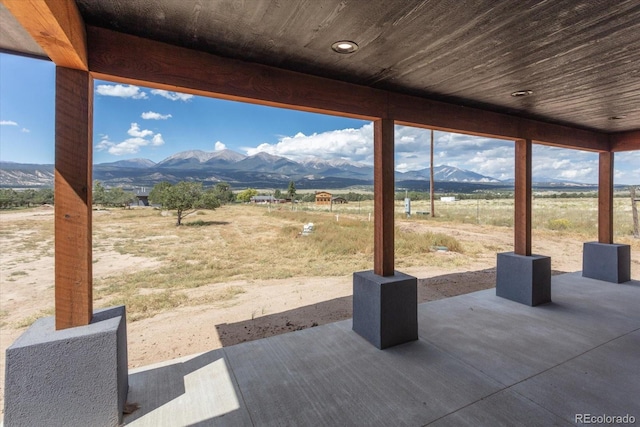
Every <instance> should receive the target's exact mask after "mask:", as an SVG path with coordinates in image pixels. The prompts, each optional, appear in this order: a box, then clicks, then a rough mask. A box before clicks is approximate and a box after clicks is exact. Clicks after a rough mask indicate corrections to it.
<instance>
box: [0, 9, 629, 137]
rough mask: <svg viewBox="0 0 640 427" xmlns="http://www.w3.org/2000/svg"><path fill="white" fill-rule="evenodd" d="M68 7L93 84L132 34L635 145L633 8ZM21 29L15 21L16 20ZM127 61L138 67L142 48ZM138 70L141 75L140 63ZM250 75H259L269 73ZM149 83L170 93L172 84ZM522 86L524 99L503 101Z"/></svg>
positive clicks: (1, 15) (7, 25) (6, 23)
mask: <svg viewBox="0 0 640 427" xmlns="http://www.w3.org/2000/svg"><path fill="white" fill-rule="evenodd" d="M1 1H3V2H4V3H6V4H7V7H8V8H9V9H10V10H12V11H13V10H14V7H10V6H12V5H11V3H16V2H20V1H25V2H33V1H34V0H1ZM45 3H48V4H51V3H53V1H52V0H46V1H45ZM75 4H76V5H77V9H78V10H79V12H80V15H81V17H80V20H81V22H82V23H83V24H86V25H87V26H90V27H87V28H88V30H89V31H88V33H87V34H88V35H87V39H88V42H87V43H88V45H87V50H88V56H89V68H90V69H91V71H94V70H93V65H92V62H91V57H92V49H94V46H93V44H92V37H93V38H94V39H95V40H96V42H95V45H96V46H97V45H101V49H102V51H101V53H97V54H96V55H94V57H95V58H97V59H96V61H94V62H95V63H96V64H98V62H100V61H101V62H102V63H101V66H102V71H101V73H102V75H106V74H108V73H106V70H111V71H112V72H113V73H114V75H118V73H117V72H116V71H117V70H116V69H115V68H114V67H113V64H104V62H105V61H107V60H105V57H108V56H109V55H111V56H113V55H115V54H116V53H117V52H114V50H113V49H112V50H109V49H110V47H109V46H108V44H109V43H108V41H109V40H110V39H113V40H120V41H116V42H114V43H115V44H116V45H117V46H118V49H121V50H122V51H123V53H124V56H123V58H125V57H126V58H127V59H128V61H135V57H134V56H133V54H132V53H131V52H124V50H127V49H128V46H129V45H131V44H132V43H136V42H135V40H137V38H136V39H126V38H125V39H119V37H120V36H118V34H117V33H124V34H129V35H134V36H139V37H141V38H144V39H149V40H153V41H157V42H162V43H167V44H170V45H173V46H178V47H182V48H188V49H190V50H195V51H201V52H206V53H208V54H212V55H215V57H222V58H228V59H235V60H240V61H242V62H243V63H247V64H260V65H264V66H268V67H272V68H268V69H269V70H270V69H279V70H287V71H293V72H296V73H302V74H305V75H310V76H318V77H322V78H327V79H332V80H337V81H340V82H347V83H351V84H352V85H348V86H340V84H339V83H336V85H337V87H342V88H345V89H346V90H347V92H346V93H345V94H344V96H345V97H349V96H351V92H358V93H356V95H355V96H356V98H357V97H358V96H360V94H359V92H360V91H361V90H360V89H359V88H363V89H364V88H369V89H373V90H374V92H372V93H376V94H378V95H379V93H381V92H384V93H386V94H392V95H393V96H395V95H397V96H398V97H401V96H404V95H409V96H411V97H419V98H421V99H426V100H429V101H434V102H444V104H442V105H443V106H444V107H446V108H444V110H447V111H456V112H459V111H460V110H459V108H460V107H461V106H462V107H465V108H466V107H470V108H474V109H476V110H482V111H486V112H489V113H499V115H498V116H495V117H499V118H500V119H501V120H502V121H503V122H506V121H508V120H506V119H505V117H506V118H508V117H515V118H519V119H527V120H534V121H536V122H541V123H550V124H559V125H562V126H564V127H566V128H567V129H575V130H576V132H578V134H577V135H580V133H579V131H580V130H582V131H586V132H594V133H595V134H602V133H606V134H615V136H614V137H611V138H614V139H610V140H612V141H614V142H615V140H619V145H620V146H623V145H624V144H627V145H626V146H625V147H627V148H629V147H635V148H637V147H638V146H639V145H638V138H640V137H639V136H638V135H639V133H638V131H640V1H638V0H619V1H615V2H612V1H608V0H568V1H561V0H554V1H533V0H519V1H513V0H475V1H472V2H461V1H457V0H440V1H421V2H418V1H407V0H322V1H318V0H297V1H296V0H287V1H285V0H252V1H239V0H155V1H149V0H109V1H99V0H76V1H75ZM38 7H40V6H38ZM5 12H6V11H5V10H4V8H3V7H0V24H2V25H0V31H2V33H1V34H2V43H1V44H0V48H3V49H5V50H12V51H18V52H25V53H30V54H34V53H33V52H32V50H33V49H31V50H29V49H28V47H26V45H25V46H23V45H22V44H20V42H19V41H18V42H15V43H13V45H11V43H7V41H8V40H9V39H8V37H7V36H6V34H7V31H8V30H11V31H13V32H14V33H19V31H20V24H17V21H15V22H14V23H12V22H11V21H10V19H7V17H6V13H5ZM9 18H11V16H9ZM18 21H20V23H21V24H24V20H23V19H20V18H19V19H18ZM16 25H17V26H18V28H15V27H16ZM92 27H96V29H95V30H93V29H91V28H92ZM99 28H102V29H107V30H110V32H104V31H102V30H99ZM29 32H30V33H31V35H34V31H33V30H30V31H29ZM114 32H117V33H114ZM92 34H93V36H92ZM13 39H16V40H17V39H19V37H13ZM338 40H352V41H354V42H356V43H358V45H359V50H358V51H356V52H355V53H353V54H350V55H344V54H338V53H335V52H334V51H333V50H332V49H331V44H332V43H334V42H335V41H338ZM38 44H39V45H40V46H42V43H41V42H39V43H38ZM46 50H47V49H45V51H46ZM169 50H170V49H169ZM107 51H109V52H107ZM167 52H168V51H167ZM172 52H173V51H172ZM175 52H182V51H175ZM47 53H48V54H49V56H51V53H50V52H47ZM36 54H37V53H36ZM136 54H137V55H142V57H141V58H140V59H139V60H140V61H141V62H142V63H144V61H145V58H144V55H145V54H144V52H143V51H140V50H138V51H136ZM98 59H99V61H98ZM153 59H157V58H153ZM54 61H55V59H54ZM56 63H58V62H57V61H56ZM167 63H170V61H168V62H167ZM58 65H60V64H58ZM156 65H157V64H156ZM174 65H175V64H174ZM96 66H97V65H96ZM138 66H139V67H141V68H142V69H143V71H144V65H143V64H138ZM158 66H159V65H158ZM120 68H122V66H121V67H120ZM256 70H258V71H256V72H261V73H262V74H263V75H264V73H265V72H266V71H265V70H267V68H259V67H258V68H256ZM260 70H262V71H260ZM145 72H147V73H148V75H149V76H152V74H153V73H152V72H149V70H147V71H145ZM124 74H127V73H124ZM124 74H123V75H122V77H127V78H128V79H130V80H132V81H134V80H137V81H144V80H146V78H145V77H144V75H143V74H136V73H135V72H134V73H129V74H127V75H126V76H124ZM282 76H287V74H282ZM125 80H126V79H125ZM174 80H175V79H174ZM150 81H156V82H157V83H160V84H163V83H165V84H168V85H169V86H171V85H172V84H175V81H171V79H169V80H166V81H160V80H154V79H153V78H150ZM323 81H325V80H323ZM325 82H329V80H326V81H325ZM177 86H179V87H183V86H186V87H189V85H185V84H178V85H177ZM517 90H531V91H533V94H532V95H530V96H526V97H520V98H516V97H513V96H511V93H512V92H514V91H517ZM375 91H379V92H375ZM365 92H366V91H365ZM367 93H368V92H367ZM332 94H333V92H332ZM365 95H366V93H365V94H364V95H363V96H365ZM389 96H391V95H389ZM249 97H250V96H249ZM397 99H401V98H397ZM265 103H268V102H265ZM275 104H278V103H277V102H276V103H275ZM285 104H286V103H285ZM438 105H441V104H437V103H436V104H433V103H432V104H429V108H423V109H422V110H421V111H418V110H420V108H417V109H416V111H417V112H415V113H413V116H417V114H418V113H420V114H430V113H434V110H436V109H437V108H436V107H437V106H438ZM456 108H458V110H456ZM309 109H311V110H313V109H312V108H309ZM400 109H402V108H400ZM404 109H405V110H406V111H405V116H406V117H412V112H411V111H408V110H410V109H409V108H406V107H405V108H404ZM465 111H466V110H465ZM356 115H357V114H356ZM363 116H366V114H363ZM487 117H494V116H490V115H489V116H487ZM612 117H622V118H620V119H618V120H612V119H611V118H612ZM400 121H403V120H400ZM405 121H407V122H410V121H411V120H405ZM518 123H529V122H518ZM443 127H446V126H443ZM481 127H482V126H480V127H479V128H481ZM518 127H522V126H521V125H520V124H518ZM463 130H465V129H463ZM480 130H482V129H480ZM478 133H482V132H478ZM487 133H491V132H487ZM514 134H517V132H515V131H514ZM504 135H505V136H510V135H511V134H510V133H509V132H506V133H505V134H504ZM585 135H586V134H585ZM543 140H544V138H543ZM587 148H589V147H587ZM591 148H593V147H591Z"/></svg>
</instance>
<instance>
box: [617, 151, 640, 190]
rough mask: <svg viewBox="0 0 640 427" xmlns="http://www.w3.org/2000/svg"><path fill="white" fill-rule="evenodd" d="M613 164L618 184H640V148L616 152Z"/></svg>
mask: <svg viewBox="0 0 640 427" xmlns="http://www.w3.org/2000/svg"><path fill="white" fill-rule="evenodd" d="M613 165H614V174H615V175H614V183H615V184H616V185H623V184H624V185H640V150H636V151H623V152H619V153H616V154H615V158H614V162H613Z"/></svg>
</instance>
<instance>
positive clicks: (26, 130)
mask: <svg viewBox="0 0 640 427" xmlns="http://www.w3.org/2000/svg"><path fill="white" fill-rule="evenodd" d="M21 132H24V133H29V132H31V131H30V130H29V129H27V128H22V130H21Z"/></svg>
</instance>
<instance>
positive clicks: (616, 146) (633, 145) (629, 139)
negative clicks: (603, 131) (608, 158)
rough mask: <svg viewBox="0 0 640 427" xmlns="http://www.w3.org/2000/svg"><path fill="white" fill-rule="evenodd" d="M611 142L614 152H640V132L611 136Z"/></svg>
mask: <svg viewBox="0 0 640 427" xmlns="http://www.w3.org/2000/svg"><path fill="white" fill-rule="evenodd" d="M609 141H610V143H611V151H614V152H619V151H632V150H640V130H634V131H631V132H620V133H614V134H611V135H609Z"/></svg>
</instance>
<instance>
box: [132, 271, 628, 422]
mask: <svg viewBox="0 0 640 427" xmlns="http://www.w3.org/2000/svg"><path fill="white" fill-rule="evenodd" d="M552 299H553V302H552V303H550V304H547V305H544V306H539V307H533V308H532V307H527V306H524V305H521V304H518V303H515V302H512V301H508V300H505V299H502V298H498V297H496V296H495V289H489V290H485V291H480V292H475V293H472V294H467V295H461V296H457V297H452V298H448V299H444V300H438V301H432V302H428V303H425V304H421V305H420V307H419V310H418V316H419V336H420V339H419V340H418V341H415V342H412V343H408V344H404V345H401V346H397V347H394V348H391V349H388V350H383V351H380V350H377V349H376V348H374V347H373V346H372V345H370V344H369V343H368V342H366V341H365V340H364V339H362V338H360V337H359V336H358V335H357V334H355V333H354V332H353V331H351V320H347V321H342V322H337V323H333V324H329V325H324V326H319V327H315V328H311V329H306V330H302V331H298V332H293V333H288V334H285V335H280V336H275V337H271V338H267V339H262V340H258V341H253V342H248V343H243V344H239V345H235V346H231V347H227V348H222V349H219V350H214V351H210V352H207V353H203V354H200V355H195V356H191V357H187V358H183V359H181V360H174V361H170V362H166V363H164V364H159V365H154V366H149V367H144V368H140V369H137V370H135V371H130V374H129V384H130V390H129V398H128V401H129V402H136V403H138V404H139V405H140V409H138V410H137V411H135V412H134V413H133V414H131V415H128V416H126V417H125V424H126V425H129V426H153V427H158V426H209V425H225V426H226V425H237V426H252V425H253V426H269V425H274V426H275V425H277V426H286V425H289V426H314V425H327V426H349V425H366V426H374V425H379V426H391V425H394V426H395V425H409V426H420V425H434V426H450V425H455V426H459V425H462V426H498V425H505V426H518V425H522V426H550V425H560V426H562V425H574V424H575V420H576V414H591V415H595V416H602V415H608V416H624V415H627V414H629V415H630V416H633V417H635V419H636V423H637V424H640V282H639V281H637V280H632V281H631V282H627V283H624V284H613V283H607V282H601V281H597V280H592V279H587V278H583V277H581V273H579V272H578V273H569V274H564V275H560V276H555V277H553V278H552ZM211 327H212V328H213V327H214V325H211Z"/></svg>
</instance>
